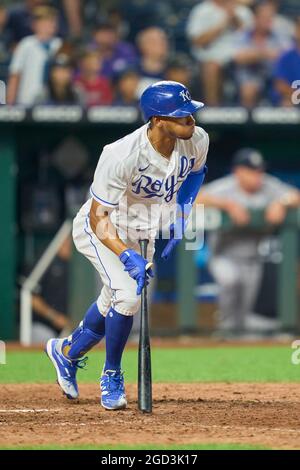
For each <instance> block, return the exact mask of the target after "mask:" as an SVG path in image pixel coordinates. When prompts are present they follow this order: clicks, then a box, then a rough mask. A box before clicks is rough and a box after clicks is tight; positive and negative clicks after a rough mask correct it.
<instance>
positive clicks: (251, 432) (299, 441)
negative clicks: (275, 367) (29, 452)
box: [0, 383, 300, 449]
mask: <svg viewBox="0 0 300 470" xmlns="http://www.w3.org/2000/svg"><path fill="white" fill-rule="evenodd" d="M80 392H81V397H80V399H79V401H78V402H69V401H67V400H66V399H65V398H64V397H63V396H62V395H61V393H60V390H59V388H58V386H57V385H54V384H51V385H45V384H43V385H37V384H34V385H31V384H27V385H24V384H21V385H1V394H0V447H1V446H3V447H4V446H5V447H10V446H26V445H43V444H44V445H46V444H52V445H53V444H54V445H55V444H59V445H61V446H63V445H67V444H68V445H74V444H99V445H100V444H102V445H103V444H104V445H105V444H113V445H118V444H120V443H121V444H128V445H130V446H134V445H135V444H144V445H145V444H146V445H149V444H150V445H151V444H156V445H160V444H161V445H168V444H169V445H170V444H172V445H176V444H183V445H184V444H193V443H196V444H201V443H240V444H254V445H262V446H267V447H271V448H288V449H296V448H298V449H299V448H300V385H298V384H257V383H252V384H227V383H224V384H223V383H214V384H207V383H205V384H203V383H197V384H154V386H153V398H154V402H153V414H152V415H143V414H141V413H140V412H139V411H138V410H137V403H136V397H137V389H136V387H135V386H133V385H131V386H130V385H128V386H127V395H128V398H129V405H128V408H127V409H126V410H123V411H113V412H110V411H105V410H104V409H103V408H102V407H101V406H100V405H99V403H98V401H99V399H98V395H99V392H98V386H97V384H94V385H86V384H85V385H80Z"/></svg>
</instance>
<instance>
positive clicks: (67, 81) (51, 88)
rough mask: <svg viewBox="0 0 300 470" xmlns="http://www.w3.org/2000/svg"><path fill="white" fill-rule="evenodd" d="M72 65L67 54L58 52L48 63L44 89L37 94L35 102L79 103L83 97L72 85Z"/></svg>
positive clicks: (43, 103)
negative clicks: (47, 75)
mask: <svg viewBox="0 0 300 470" xmlns="http://www.w3.org/2000/svg"><path fill="white" fill-rule="evenodd" d="M73 72H74V69H73V66H72V63H71V60H70V58H69V57H68V56H66V55H64V54H61V53H60V54H58V55H57V56H56V57H55V58H54V60H53V61H52V62H51V63H50V67H49V77H48V81H47V84H46V86H45V87H44V90H43V91H42V93H41V94H40V95H38V96H37V98H36V100H35V104H42V105H49V106H50V105H64V106H66V105H80V104H82V101H83V98H82V96H81V94H80V92H79V90H77V89H76V87H74V86H73Z"/></svg>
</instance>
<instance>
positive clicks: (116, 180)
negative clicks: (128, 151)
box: [90, 148, 129, 208]
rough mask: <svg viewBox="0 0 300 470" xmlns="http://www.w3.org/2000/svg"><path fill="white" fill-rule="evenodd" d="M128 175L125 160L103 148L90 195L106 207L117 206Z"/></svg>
mask: <svg viewBox="0 0 300 470" xmlns="http://www.w3.org/2000/svg"><path fill="white" fill-rule="evenodd" d="M128 179H129V175H128V172H127V171H126V168H125V162H124V160H123V161H122V160H121V159H120V158H119V157H118V156H116V155H114V154H113V153H111V152H110V151H109V150H108V149H107V148H104V150H103V152H102V154H101V156H100V159H99V162H98V165H97V168H96V171H95V175H94V181H93V184H92V186H91V189H90V192H91V195H92V197H93V198H94V199H95V200H96V201H98V202H100V204H102V205H104V206H107V207H111V208H114V207H117V206H118V204H119V202H120V199H121V198H122V196H123V194H124V193H125V191H126V188H127V185H128Z"/></svg>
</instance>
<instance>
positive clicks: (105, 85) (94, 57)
mask: <svg viewBox="0 0 300 470" xmlns="http://www.w3.org/2000/svg"><path fill="white" fill-rule="evenodd" d="M102 65H103V59H102V57H101V55H100V53H99V51H98V50H96V49H93V48H88V49H86V50H84V51H83V52H82V53H81V54H80V57H79V71H78V74H77V76H76V78H75V80H74V83H75V85H76V87H77V89H78V90H79V91H80V93H81V94H82V97H83V102H84V106H85V107H87V108H89V107H91V106H105V105H110V104H112V101H113V94H112V87H111V84H110V81H109V80H108V79H107V78H106V77H105V76H103V75H102V74H101V72H100V71H101V70H102Z"/></svg>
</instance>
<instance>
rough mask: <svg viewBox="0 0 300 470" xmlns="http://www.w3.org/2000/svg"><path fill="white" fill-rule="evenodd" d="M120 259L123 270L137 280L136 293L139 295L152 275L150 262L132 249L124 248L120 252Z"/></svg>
mask: <svg viewBox="0 0 300 470" xmlns="http://www.w3.org/2000/svg"><path fill="white" fill-rule="evenodd" d="M120 260H121V261H122V263H123V264H124V266H125V271H127V272H128V274H129V276H130V277H132V279H134V280H135V281H136V282H137V291H136V293H137V295H141V293H142V290H143V288H144V287H145V285H148V284H149V277H154V273H153V271H152V268H151V266H149V265H151V263H149V261H147V260H146V259H145V258H143V257H142V256H141V255H139V254H138V253H136V251H134V250H130V249H128V250H125V251H123V253H121V254H120Z"/></svg>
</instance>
